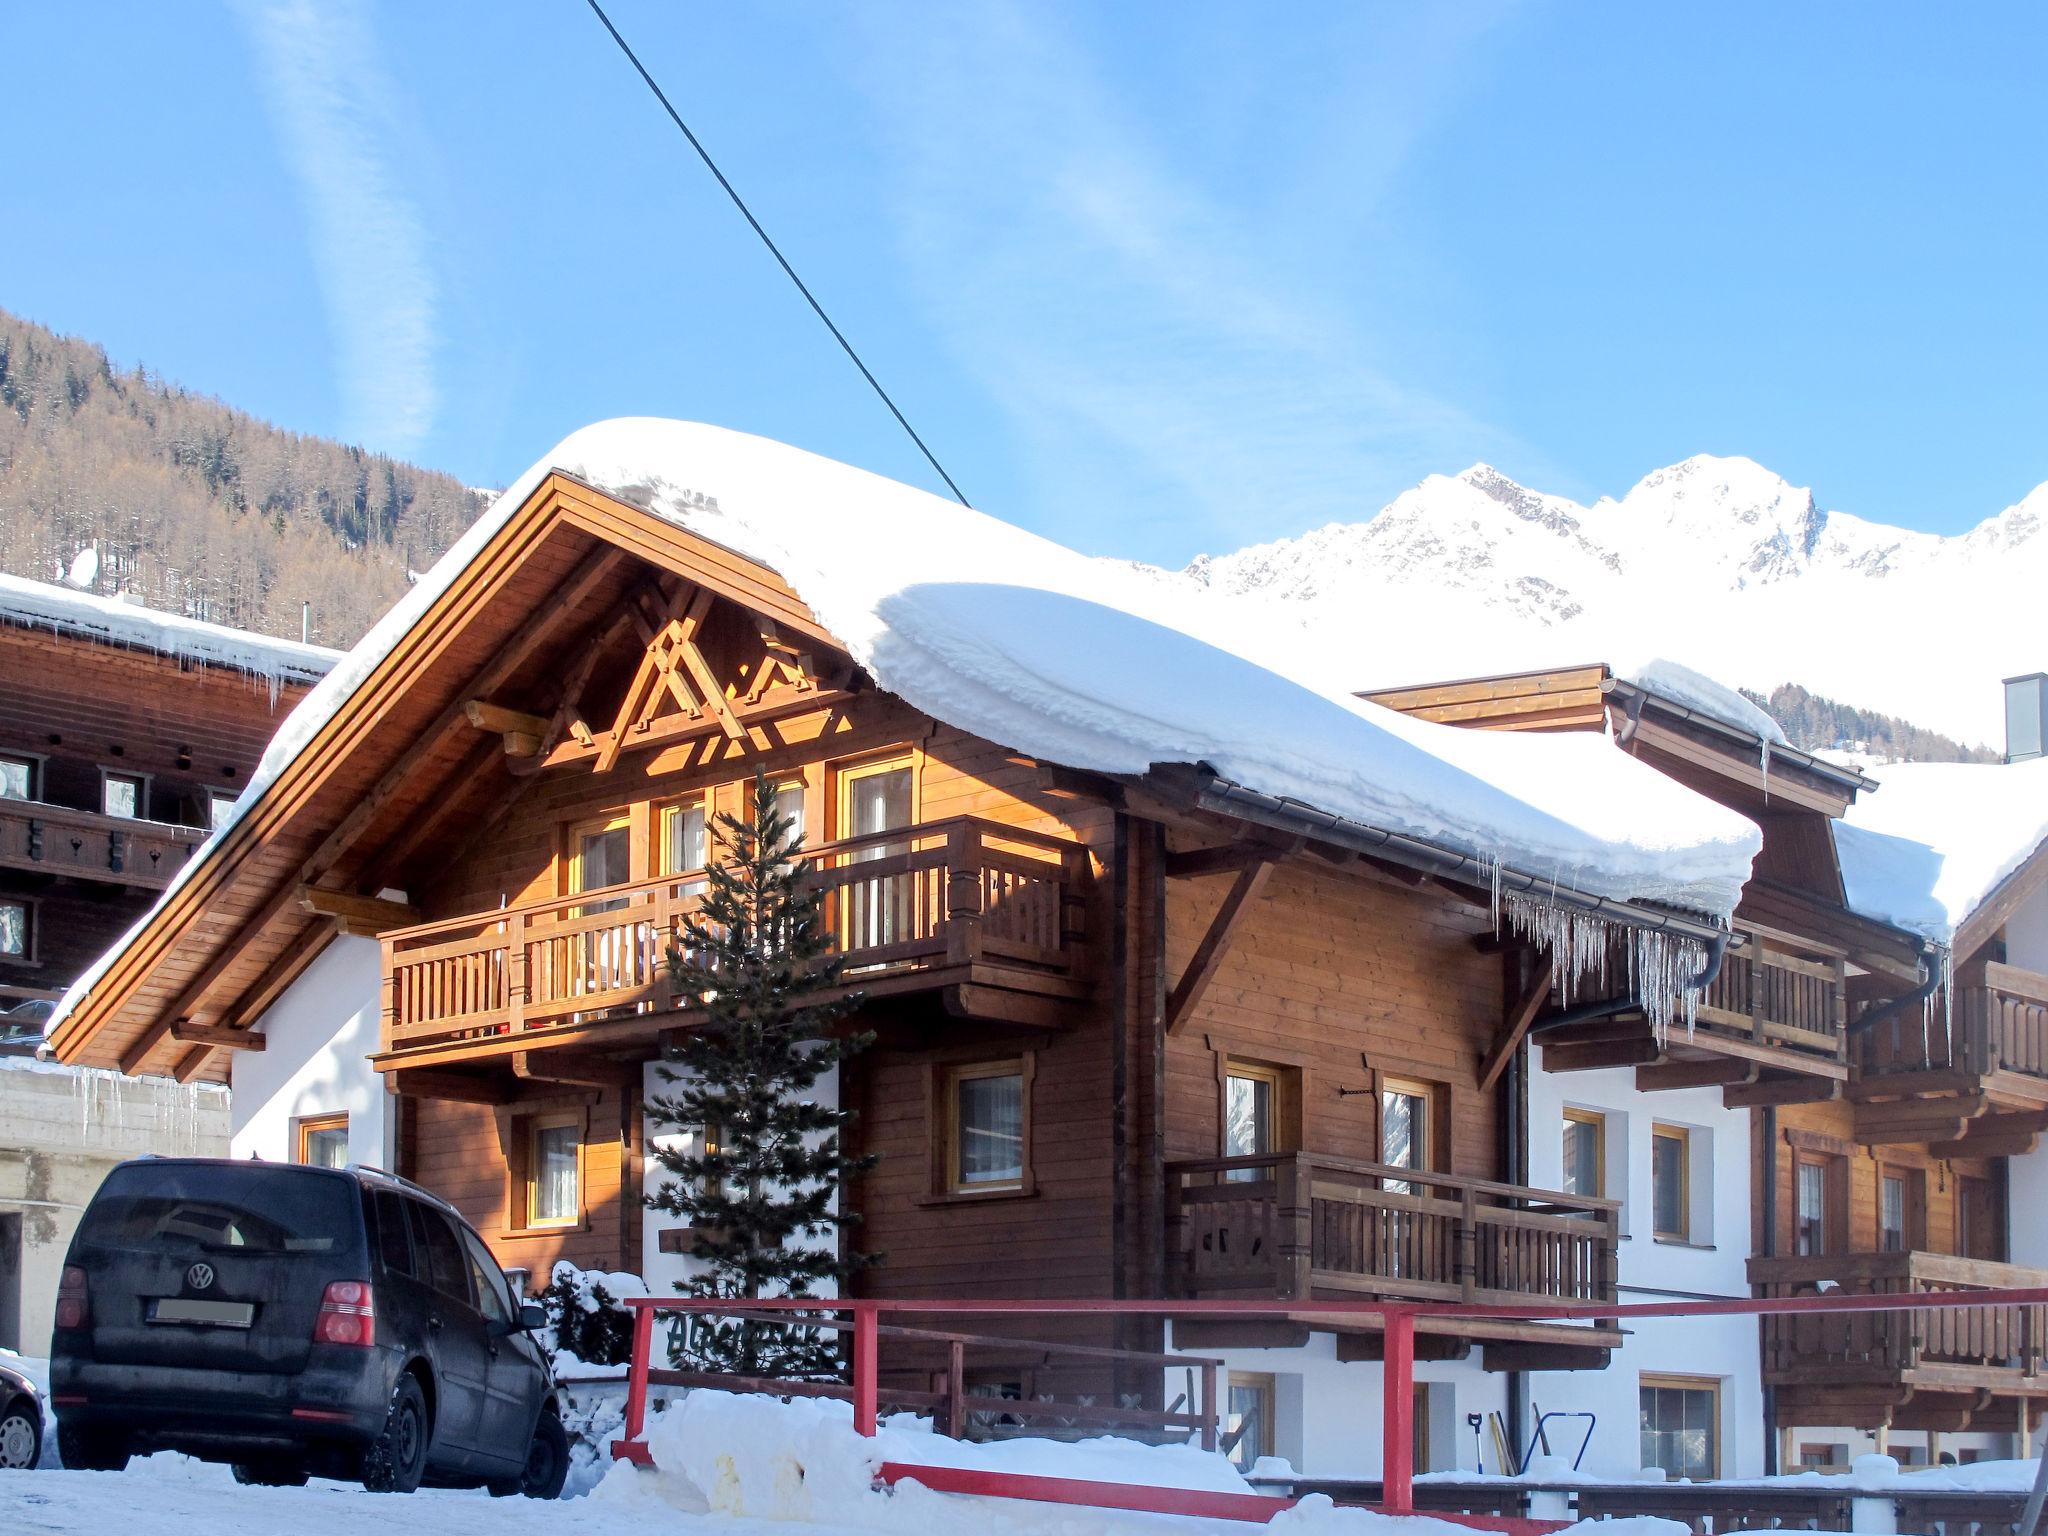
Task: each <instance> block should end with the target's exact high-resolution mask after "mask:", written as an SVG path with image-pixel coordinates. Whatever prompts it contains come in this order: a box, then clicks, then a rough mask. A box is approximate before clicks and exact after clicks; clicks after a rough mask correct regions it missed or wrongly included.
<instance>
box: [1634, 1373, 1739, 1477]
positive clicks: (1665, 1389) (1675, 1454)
mask: <svg viewBox="0 0 2048 1536" xmlns="http://www.w3.org/2000/svg"><path fill="white" fill-rule="evenodd" d="M1641 1400H1642V1457H1643V1465H1644V1466H1645V1467H1660V1468H1662V1469H1663V1471H1664V1475H1665V1476H1666V1477H1671V1478H1680V1477H1684V1478H1691V1479H1693V1480H1694V1481H1696V1482H1697V1481H1701V1480H1704V1479H1707V1478H1714V1477H1719V1476H1720V1475H1721V1383H1720V1382H1719V1381H1717V1380H1715V1379H1713V1378H1711V1377H1698V1376H1645V1377H1643V1378H1642V1379H1641Z"/></svg>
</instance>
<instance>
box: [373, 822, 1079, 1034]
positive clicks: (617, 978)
mask: <svg viewBox="0 0 2048 1536" xmlns="http://www.w3.org/2000/svg"><path fill="white" fill-rule="evenodd" d="M805 857H806V858H807V859H808V860H809V861H810V863H811V866H812V871H813V872H812V876H811V879H812V882H813V886H814V888H815V889H817V890H819V891H821V892H822V893H823V895H824V906H825V914H826V921H827V922H828V923H829V924H830V925H831V927H832V929H833V931H834V932H835V933H836V934H837V935H838V941H839V950H840V953H841V954H842V955H843V956H844V958H845V962H846V979H847V983H848V985H849V986H851V987H858V988H859V989H860V990H861V991H862V992H863V993H866V994H868V995H871V996H872V995H887V994H891V993H901V992H905V991H913V990H935V989H938V988H956V989H960V990H959V992H957V993H956V994H955V995H953V996H951V997H949V998H948V999H947V1001H948V1005H949V1006H950V1007H952V1008H953V1009H954V1010H955V1011H957V1012H962V1013H967V1014H970V1015H975V1016H984V1015H986V1016H993V1017H996V1018H998V1019H1001V1018H1004V1017H1006V1016H1007V1015H1006V1013H1005V1012H1004V1010H1005V1009H1013V1010H1015V1011H1016V1012H1018V1013H1020V1014H1023V1013H1030V1012H1031V1011H1032V1005H1033V1004H1040V1005H1045V1004H1049V1005H1051V1006H1052V1007H1054V1008H1057V1007H1058V1006H1059V1005H1060V1004H1061V1003H1063V1002H1064V1001H1066V1000H1071V999H1073V998H1077V997H1080V996H1083V995H1085V992H1086V986H1085V983H1084V981H1083V979H1082V977H1081V976H1080V974H1079V971H1080V958H1081V927H1082V920H1083V917H1084V915H1085V913H1084V900H1085V891H1086V884H1087V880H1088V853H1087V850H1086V849H1085V848H1084V847H1082V846H1081V845H1080V844H1078V843H1075V842H1071V841H1068V840H1066V839H1062V838H1057V837H1050V836H1047V835H1044V834H1042V833H1037V832H1031V831H1023V830H1019V829H1017V828H1014V827H1005V826H1001V825H999V824H997V823H995V822H990V821H984V820H981V819H979V818H976V817H958V818H955V819H953V820H949V821H937V822H929V823H925V824H923V825H920V826H917V827H914V828H910V829H907V830H902V831H892V832H885V833H878V834H874V835H871V836H866V837H855V838H847V839H845V840H844V841H841V842H836V843H827V844H823V845H821V846H818V847H814V848H811V849H808V850H807V851H806V854H805ZM702 882H703V876H702V872H701V871H699V872H693V873H692V874H689V875H684V876H680V877H677V876H669V877H664V878H662V879H659V880H643V881H638V882H635V883H633V884H630V885H614V886H607V887H605V888H604V889H602V890H596V891H585V892H581V893H578V894H577V895H574V896H562V897H557V898H554V899H551V900H547V901H536V902H526V903H523V904H521V905H519V906H516V907H506V908H502V909H499V910H496V911H491V912H480V913H473V914H470V915H467V916H463V917H456V918H449V919H446V920H444V921H440V922H433V923H423V924H420V925H418V926H415V927H410V928H397V929H392V930H389V931H387V932H386V933H384V934H383V935H382V942H383V946H384V1028H383V1050H382V1053H381V1054H380V1055H379V1057H378V1065H379V1066H380V1067H382V1068H383V1069H385V1070H387V1071H390V1070H394V1069H399V1068H403V1067H407V1066H415V1065H432V1064H438V1063H442V1062H449V1061H464V1060H473V1059H479V1058H488V1057H492V1056H501V1055H504V1054H505V1053H507V1052H511V1051H521V1050H529V1049H537V1048H542V1047H547V1046H558V1045H570V1044H573V1045H578V1046H590V1047H595V1048H599V1049H602V1048H604V1047H606V1046H608V1045H622V1044H631V1043H634V1042H636V1041H637V1042H646V1041H650V1040H652V1038H653V1037H654V1035H655V1034H657V1033H658V1032H659V1031H660V1030H661V1029H665V1028H675V1027H677V1026H678V1025H679V1024H681V1023H684V1022H687V1018H686V1016H687V1015H688V1013H689V1012H690V1000H689V999H687V998H684V997H682V996H680V995H678V994H677V992H676V990H675V988H674V987H673V985H672V984H671V982H670V979H669V973H668V955H669V952H670V950H671V949H672V948H675V947H678V946H679V945H680V944H681V943H682V942H683V939H684V920H685V919H686V918H687V917H688V916H689V915H690V914H692V913H693V912H695V911H696V910H697V907H698V905H699V902H700V899H701V898H700V892H701V890H702Z"/></svg>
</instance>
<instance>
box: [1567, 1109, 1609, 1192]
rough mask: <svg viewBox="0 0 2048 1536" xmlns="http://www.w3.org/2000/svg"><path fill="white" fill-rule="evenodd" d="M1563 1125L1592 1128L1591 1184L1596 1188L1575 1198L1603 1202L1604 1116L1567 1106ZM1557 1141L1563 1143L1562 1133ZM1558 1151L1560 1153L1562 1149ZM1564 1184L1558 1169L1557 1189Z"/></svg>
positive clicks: (1605, 1127)
mask: <svg viewBox="0 0 2048 1536" xmlns="http://www.w3.org/2000/svg"><path fill="white" fill-rule="evenodd" d="M1564 1123H1565V1124H1566V1125H1590V1126H1591V1127H1593V1182H1594V1184H1595V1185H1596V1186H1597V1187H1596V1188H1595V1189H1594V1190H1593V1192H1592V1193H1591V1194H1582V1195H1578V1196H1576V1197H1575V1198H1577V1199H1581V1200H1605V1199H1606V1198H1607V1116H1606V1114H1605V1113H1603V1112H1602V1111H1600V1110H1597V1109H1579V1108H1577V1107H1576V1106H1574V1105H1570V1104H1567V1105H1566V1106H1565V1110H1564ZM1558 1139H1559V1141H1560V1142H1562V1141H1563V1139H1564V1135H1563V1133H1562V1132H1560V1133H1559V1136H1558ZM1559 1150H1560V1151H1561V1150H1562V1147H1560V1149H1559ZM1564 1184H1565V1179H1564V1174H1563V1171H1562V1170H1561V1169H1560V1171H1559V1174H1558V1180H1557V1187H1558V1188H1559V1189H1563V1188H1564Z"/></svg>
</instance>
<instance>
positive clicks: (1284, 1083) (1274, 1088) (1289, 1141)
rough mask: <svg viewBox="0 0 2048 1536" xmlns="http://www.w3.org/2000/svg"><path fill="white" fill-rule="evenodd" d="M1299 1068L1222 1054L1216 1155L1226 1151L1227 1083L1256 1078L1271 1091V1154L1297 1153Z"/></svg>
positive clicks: (1300, 1127) (1299, 1134)
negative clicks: (1235, 1078)
mask: <svg viewBox="0 0 2048 1536" xmlns="http://www.w3.org/2000/svg"><path fill="white" fill-rule="evenodd" d="M1303 1076H1304V1074H1303V1072H1302V1069H1301V1068H1300V1067H1297V1066H1292V1065H1290V1064H1288V1063H1286V1062H1278V1061H1259V1060H1255V1059H1254V1058H1252V1057H1249V1056H1231V1055H1222V1056H1219V1057H1218V1059H1217V1071H1216V1155H1217V1156H1218V1157H1229V1156H1231V1152H1230V1080H1231V1079H1232V1078H1233V1077H1244V1078H1257V1079H1260V1080H1261V1081H1263V1082H1265V1083H1266V1084H1267V1085H1268V1087H1269V1088H1270V1090H1271V1092H1272V1105H1273V1127H1272V1128H1273V1146H1272V1148H1271V1153H1272V1154H1273V1155H1278V1154H1280V1153H1284V1152H1299V1151H1301V1150H1302V1147H1303V1145H1304V1142H1303V1139H1302V1137H1303V1130H1304V1126H1303V1124H1302V1100H1303V1093H1302V1079H1303Z"/></svg>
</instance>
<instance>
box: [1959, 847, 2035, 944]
mask: <svg viewBox="0 0 2048 1536" xmlns="http://www.w3.org/2000/svg"><path fill="white" fill-rule="evenodd" d="M2044 884H2048V844H2043V845H2042V846H2040V847H2038V848H2036V849H2035V850H2034V851H2033V852H2032V853H2030V854H2028V855H2027V857H2026V859H2025V860H2024V861H2023V862H2022V863H2021V864H2020V866H2019V868H2017V869H2015V870H2014V871H2013V872H2012V873H2011V874H2009V875H2007V876H2006V877H2005V879H2003V880H2002V881H2000V882H1999V884H1998V886H1997V887H1996V888H1995V889H1994V890H1993V891H1992V892H1991V894H1990V896H1989V897H1987V898H1986V899H1985V900H1984V901H1982V902H1980V903H1979V904H1978V906H1977V910H1976V911H1974V912H1972V913H1971V914H1970V915H1969V916H1968V917H1966V918H1964V919H1963V920H1962V922H1961V923H1960V924H1958V925H1957V927H1956V936H1955V947H1954V950H1953V951H1952V952H1953V954H1954V955H1955V961H1956V964H1957V965H1958V966H1960V965H1962V964H1963V962H1964V961H1966V960H1970V959H1973V958H1974V957H1975V956H1976V953H1977V951H1978V950H1980V949H1982V948H1983V947H1984V946H1985V945H1986V944H1987V943H1989V942H1990V941H1991V939H1992V938H1993V937H1994V936H1995V935H1996V934H1997V933H1998V930H1999V929H2001V928H2003V927H2004V926H2005V925H2006V922H2007V921H2008V920H2009V919H2010V918H2011V917H2012V915H2013V914H2014V913H2015V912H2017V911H2019V909H2020V908H2021V907H2023V906H2025V905H2026V903H2027V899H2028V898H2029V897H2031V896H2032V895H2033V894H2034V893H2035V892H2036V891H2038V890H2040V889H2041V887H2042V886H2043V885H2044Z"/></svg>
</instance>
